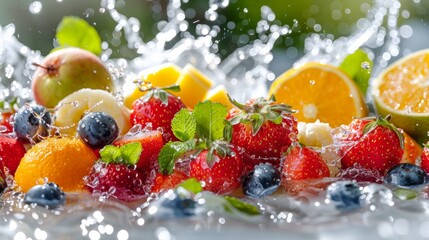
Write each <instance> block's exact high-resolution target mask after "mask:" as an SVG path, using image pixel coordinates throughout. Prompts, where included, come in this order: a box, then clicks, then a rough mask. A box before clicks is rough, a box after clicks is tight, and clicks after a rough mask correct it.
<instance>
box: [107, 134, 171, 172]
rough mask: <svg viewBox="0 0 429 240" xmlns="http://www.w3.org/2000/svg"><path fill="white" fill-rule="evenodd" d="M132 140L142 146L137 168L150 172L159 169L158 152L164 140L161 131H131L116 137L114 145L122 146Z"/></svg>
mask: <svg viewBox="0 0 429 240" xmlns="http://www.w3.org/2000/svg"><path fill="white" fill-rule="evenodd" d="M130 142H139V143H141V146H142V149H143V150H142V153H141V155H140V160H139V161H138V163H137V169H138V170H139V171H144V172H145V173H146V174H149V173H150V171H152V170H154V169H155V170H156V171H158V154H159V152H160V151H161V148H162V146H164V142H163V140H162V133H161V132H160V131H156V130H154V131H152V130H141V129H140V128H138V129H137V130H135V131H130V132H129V133H127V134H125V135H124V136H122V137H120V138H118V139H116V140H115V141H114V142H113V143H112V145H114V146H122V145H124V144H127V143H130Z"/></svg>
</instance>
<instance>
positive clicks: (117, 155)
mask: <svg viewBox="0 0 429 240" xmlns="http://www.w3.org/2000/svg"><path fill="white" fill-rule="evenodd" d="M100 157H101V161H102V162H105V163H119V162H120V161H121V159H122V154H121V150H119V148H118V147H115V146H112V145H107V146H105V147H103V148H102V149H101V150H100Z"/></svg>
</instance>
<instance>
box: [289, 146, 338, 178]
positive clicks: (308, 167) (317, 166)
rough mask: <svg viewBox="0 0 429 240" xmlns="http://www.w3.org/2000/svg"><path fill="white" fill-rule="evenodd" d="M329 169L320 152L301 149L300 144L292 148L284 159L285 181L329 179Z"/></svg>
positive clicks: (306, 148) (305, 148) (307, 148)
mask: <svg viewBox="0 0 429 240" xmlns="http://www.w3.org/2000/svg"><path fill="white" fill-rule="evenodd" d="M329 176H330V173H329V168H328V165H327V164H326V162H325V161H324V160H323V159H322V155H321V154H320V153H319V152H316V151H315V150H313V149H311V148H309V147H301V146H299V144H297V145H296V146H292V147H291V148H290V149H289V150H288V153H287V155H286V157H285V159H284V164H283V179H284V181H290V180H309V179H320V178H324V177H329Z"/></svg>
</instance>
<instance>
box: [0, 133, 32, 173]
mask: <svg viewBox="0 0 429 240" xmlns="http://www.w3.org/2000/svg"><path fill="white" fill-rule="evenodd" d="M25 152H26V150H25V147H24V144H23V143H22V142H20V141H19V140H18V139H16V138H12V137H8V136H5V135H0V176H2V177H3V178H6V176H7V174H6V172H5V168H6V169H8V172H9V174H10V175H12V176H13V175H14V174H15V171H16V168H17V167H18V165H19V163H20V161H21V158H22V157H23V156H24V154H25Z"/></svg>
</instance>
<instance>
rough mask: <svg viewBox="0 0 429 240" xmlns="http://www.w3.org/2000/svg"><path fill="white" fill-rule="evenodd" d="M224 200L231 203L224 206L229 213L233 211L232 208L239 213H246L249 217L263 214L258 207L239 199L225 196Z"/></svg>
mask: <svg viewBox="0 0 429 240" xmlns="http://www.w3.org/2000/svg"><path fill="white" fill-rule="evenodd" d="M224 199H225V200H226V201H228V203H229V204H227V205H225V206H224V207H225V210H226V211H228V212H231V211H232V210H231V208H230V207H234V208H235V209H237V210H238V211H240V212H242V213H245V214H247V215H251V216H255V215H260V214H261V212H260V211H259V209H258V208H257V207H256V206H254V205H252V204H249V203H245V202H243V201H241V200H240V199H238V198H235V197H229V196H225V197H224Z"/></svg>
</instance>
